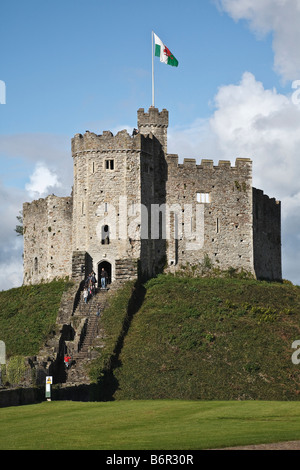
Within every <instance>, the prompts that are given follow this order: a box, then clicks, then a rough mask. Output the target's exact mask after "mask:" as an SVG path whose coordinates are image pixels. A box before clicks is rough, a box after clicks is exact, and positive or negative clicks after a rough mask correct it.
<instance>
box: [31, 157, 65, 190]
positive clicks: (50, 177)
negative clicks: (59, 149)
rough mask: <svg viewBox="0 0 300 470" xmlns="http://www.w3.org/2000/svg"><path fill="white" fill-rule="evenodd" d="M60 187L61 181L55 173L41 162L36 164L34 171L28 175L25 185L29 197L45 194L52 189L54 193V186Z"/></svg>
mask: <svg viewBox="0 0 300 470" xmlns="http://www.w3.org/2000/svg"><path fill="white" fill-rule="evenodd" d="M60 187H61V183H60V181H59V179H58V177H57V175H56V174H55V173H54V172H53V171H51V170H49V168H47V167H46V166H45V164H44V163H41V162H38V163H37V164H36V167H35V169H34V172H33V174H32V175H31V176H30V183H27V184H26V185H25V189H26V190H27V191H28V193H29V195H30V197H31V198H39V197H43V196H47V195H48V194H49V193H50V192H52V190H53V193H54V190H55V188H60Z"/></svg>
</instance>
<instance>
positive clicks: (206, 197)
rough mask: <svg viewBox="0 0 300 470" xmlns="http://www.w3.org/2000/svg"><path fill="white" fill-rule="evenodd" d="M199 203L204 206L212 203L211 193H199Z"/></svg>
mask: <svg viewBox="0 0 300 470" xmlns="http://www.w3.org/2000/svg"><path fill="white" fill-rule="evenodd" d="M197 202H200V203H202V204H208V203H209V202H210V194H209V193H197Z"/></svg>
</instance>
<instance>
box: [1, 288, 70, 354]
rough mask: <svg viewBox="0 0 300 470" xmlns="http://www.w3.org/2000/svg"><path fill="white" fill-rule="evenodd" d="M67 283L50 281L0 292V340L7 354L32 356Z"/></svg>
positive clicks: (42, 339) (39, 344)
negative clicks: (4, 345) (3, 343)
mask: <svg viewBox="0 0 300 470" xmlns="http://www.w3.org/2000/svg"><path fill="white" fill-rule="evenodd" d="M69 285H70V283H68V282H65V281H63V280H61V281H53V282H50V283H45V284H39V285H34V286H22V287H17V288H14V289H10V290H7V291H2V292H0V340H2V341H4V342H5V344H6V354H7V357H11V356H33V355H35V354H37V353H38V352H39V349H40V348H41V347H42V346H43V344H44V342H45V339H46V338H47V336H48V334H49V333H50V331H51V328H53V327H54V325H55V321H56V317H57V313H58V309H59V305H60V300H61V296H62V294H63V292H64V291H65V289H67V288H68V286H69Z"/></svg>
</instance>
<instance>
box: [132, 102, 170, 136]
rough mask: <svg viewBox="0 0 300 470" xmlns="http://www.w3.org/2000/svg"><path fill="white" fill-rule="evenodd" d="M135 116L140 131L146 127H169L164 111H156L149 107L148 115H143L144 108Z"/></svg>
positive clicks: (166, 113) (167, 113)
mask: <svg viewBox="0 0 300 470" xmlns="http://www.w3.org/2000/svg"><path fill="white" fill-rule="evenodd" d="M137 115H138V127H139V129H140V131H142V128H143V127H147V126H156V127H168V125H169V112H168V111H167V110H166V109H163V110H162V111H158V109H157V108H154V107H153V106H151V107H150V108H149V111H148V113H145V111H144V108H140V109H138V112H137Z"/></svg>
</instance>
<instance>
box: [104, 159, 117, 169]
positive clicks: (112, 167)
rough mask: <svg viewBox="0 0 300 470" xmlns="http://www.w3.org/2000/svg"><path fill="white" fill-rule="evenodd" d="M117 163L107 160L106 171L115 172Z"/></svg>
mask: <svg viewBox="0 0 300 470" xmlns="http://www.w3.org/2000/svg"><path fill="white" fill-rule="evenodd" d="M114 168H115V162H114V160H105V169H106V170H114Z"/></svg>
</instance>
